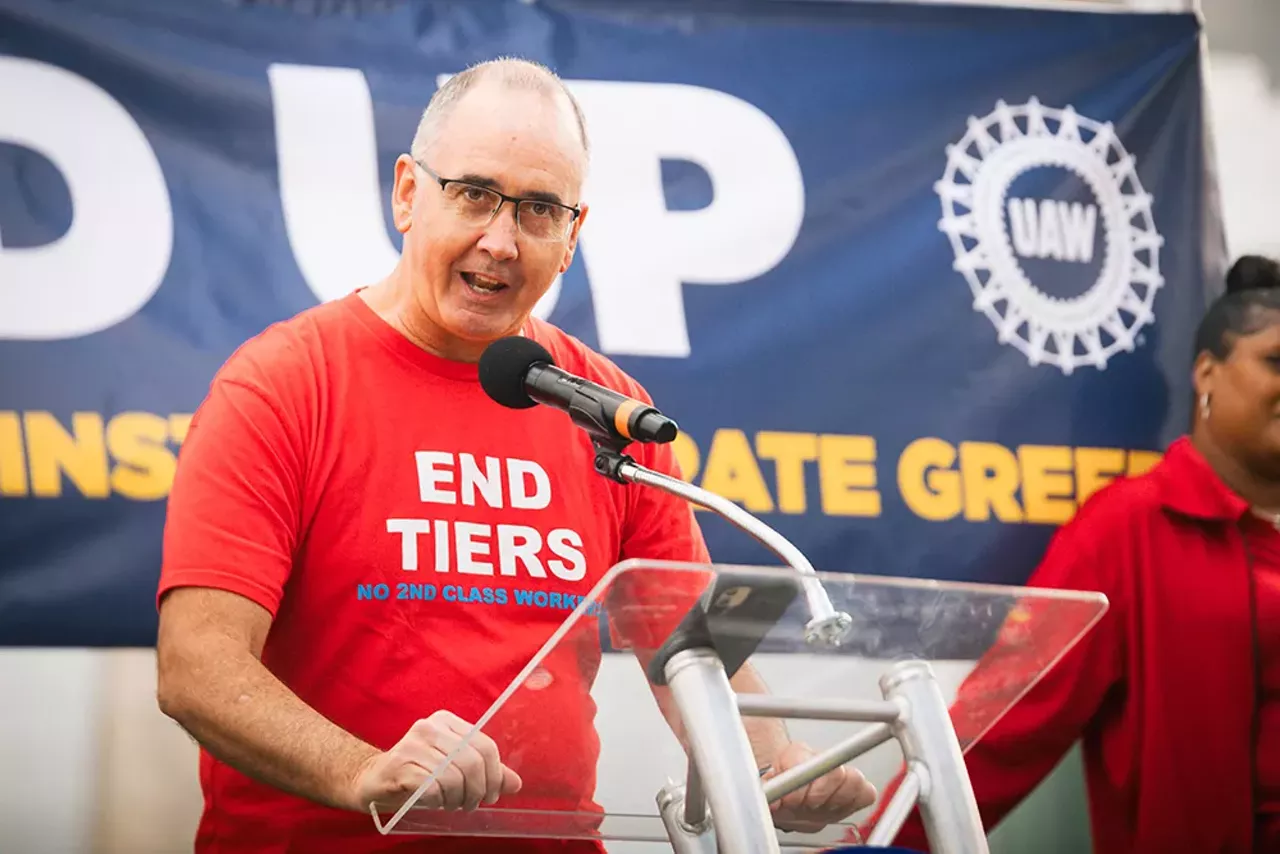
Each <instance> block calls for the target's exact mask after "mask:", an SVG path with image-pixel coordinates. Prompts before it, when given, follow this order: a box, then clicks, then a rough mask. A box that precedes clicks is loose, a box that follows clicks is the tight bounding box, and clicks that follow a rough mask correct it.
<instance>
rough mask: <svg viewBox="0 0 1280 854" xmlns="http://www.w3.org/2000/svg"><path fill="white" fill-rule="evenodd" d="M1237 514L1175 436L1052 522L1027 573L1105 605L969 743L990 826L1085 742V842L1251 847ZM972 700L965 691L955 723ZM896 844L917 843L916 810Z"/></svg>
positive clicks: (1244, 601) (1248, 625) (1163, 849)
mask: <svg viewBox="0 0 1280 854" xmlns="http://www.w3.org/2000/svg"><path fill="white" fill-rule="evenodd" d="M1247 512H1248V505H1247V504H1246V503H1245V502H1244V501H1243V500H1242V499H1240V498H1239V497H1237V496H1236V495H1235V494H1234V493H1232V492H1231V491H1230V490H1229V489H1227V487H1226V486H1225V485H1224V484H1223V483H1222V481H1220V480H1219V479H1218V477H1217V476H1216V475H1215V474H1214V472H1213V470H1212V469H1210V468H1209V466H1208V464H1207V463H1206V462H1205V461H1204V459H1203V458H1202V457H1201V456H1200V454H1199V453H1198V452H1197V451H1196V450H1195V449H1194V448H1193V447H1192V445H1191V443H1190V441H1189V440H1187V439H1186V438H1183V439H1179V440H1178V441H1176V442H1175V443H1174V444H1173V445H1172V446H1171V447H1170V448H1169V450H1168V452H1167V453H1166V454H1165V456H1164V458H1163V459H1162V460H1161V462H1160V463H1159V464H1158V465H1157V466H1156V467H1155V468H1153V469H1152V470H1151V471H1149V472H1148V473H1147V474H1145V475H1142V476H1140V477H1136V478H1131V479H1122V480H1119V481H1116V482H1114V483H1112V484H1110V485H1108V486H1107V487H1105V488H1104V489H1102V490H1101V491H1099V492H1098V493H1097V494H1095V495H1094V496H1093V497H1092V498H1090V499H1089V500H1087V501H1086V502H1085V503H1084V505H1083V506H1082V507H1081V508H1080V510H1079V512H1078V513H1077V514H1076V516H1075V518H1074V519H1072V520H1071V521H1070V522H1069V523H1068V524H1066V525H1065V526H1063V527H1062V528H1061V529H1060V530H1059V531H1058V532H1056V534H1055V536H1054V537H1053V539H1052V541H1051V543H1050V546H1049V549H1048V551H1047V553H1046V555H1045V558H1044V561H1043V563H1042V564H1041V565H1040V567H1039V568H1038V569H1037V570H1036V572H1035V573H1034V575H1033V576H1032V578H1031V580H1030V582H1029V585H1030V586H1038V587H1052V588H1067V589H1075V590H1096V591H1100V592H1102V593H1104V594H1106V596H1107V598H1108V599H1109V600H1110V605H1111V607H1110V609H1109V610H1108V612H1107V613H1106V615H1105V616H1103V618H1102V619H1101V620H1100V621H1099V622H1098V624H1097V625H1096V626H1095V627H1094V628H1093V630H1092V631H1091V632H1089V634H1087V635H1086V636H1085V637H1084V638H1083V639H1082V640H1081V642H1080V643H1079V645H1077V646H1076V647H1075V648H1074V649H1073V650H1071V651H1070V652H1068V653H1067V654H1066V655H1065V656H1064V657H1063V658H1062V660H1061V661H1059V662H1058V664H1057V665H1055V666H1054V667H1053V668H1052V669H1051V670H1050V671H1049V672H1048V673H1047V674H1045V676H1044V677H1043V678H1042V679H1041V680H1040V681H1039V682H1038V683H1037V684H1036V685H1035V686H1033V687H1032V689H1031V690H1030V691H1029V692H1028V693H1027V695H1026V696H1025V697H1024V698H1022V699H1021V700H1020V701H1019V702H1018V703H1017V704H1016V705H1015V706H1014V707H1013V708H1012V709H1011V710H1010V711H1009V712H1008V713H1007V714H1006V715H1005V716H1004V717H1003V718H1001V719H1000V720H999V721H998V722H997V723H996V724H995V726H993V727H992V728H991V730H990V731H989V732H988V733H987V734H986V735H985V736H984V737H983V738H982V739H981V740H980V741H979V742H978V743H977V744H976V745H975V746H973V747H972V748H971V749H970V751H969V752H968V753H967V756H966V760H967V764H968V769H969V774H970V777H971V779H972V781H973V786H974V791H975V793H976V795H977V799H978V804H979V807H980V809H981V812H982V817H983V821H984V823H985V824H986V826H987V827H988V828H990V827H993V826H994V825H995V824H996V823H997V822H999V821H1000V820H1001V818H1003V817H1004V816H1005V814H1006V813H1008V812H1009V811H1010V810H1011V809H1012V808H1013V807H1015V806H1016V805H1017V804H1018V803H1019V801H1021V800H1022V799H1023V798H1024V797H1025V796H1026V795H1027V794H1029V793H1030V792H1031V790H1032V789H1034V788H1035V787H1036V785H1037V784H1039V782H1040V781H1041V780H1042V779H1044V777H1045V776H1046V775H1047V774H1048V772H1049V771H1051V770H1052V769H1053V767H1054V766H1055V765H1056V764H1057V763H1058V761H1059V760H1060V759H1061V758H1062V757H1063V755H1064V754H1065V752H1066V751H1067V750H1068V749H1069V748H1070V747H1071V745H1072V744H1073V743H1074V742H1075V741H1076V740H1077V739H1082V740H1083V753H1084V761H1085V774H1086V779H1087V783H1088V791H1089V806H1090V814H1091V820H1092V828H1093V839H1094V850H1095V851H1096V852H1097V854H1172V852H1194V853H1195V854H1208V852H1214V854H1252V852H1253V847H1252V846H1253V840H1252V835H1253V823H1254V813H1255V810H1256V806H1255V788H1254V783H1253V781H1254V776H1255V775H1254V762H1255V747H1254V742H1255V734H1256V725H1257V718H1256V715H1257V712H1256V710H1257V699H1256V697H1257V687H1256V673H1257V669H1256V668H1257V664H1256V660H1255V659H1256V652H1255V649H1256V644H1255V639H1254V629H1253V612H1252V600H1251V596H1252V585H1251V579H1250V573H1251V567H1250V559H1249V555H1248V553H1247V550H1246V548H1245V542H1244V538H1243V536H1242V534H1241V532H1240V529H1239V528H1238V523H1239V520H1240V518H1241V516H1242V515H1243V514H1245V513H1247ZM1000 654H1002V653H1001V651H1000V650H999V649H998V647H997V648H993V650H992V652H991V653H990V655H992V656H995V655H1000ZM1005 654H1007V653H1005ZM981 666H982V665H981V663H979V666H978V669H975V671H974V675H973V676H971V677H970V682H967V683H966V684H967V685H968V684H971V683H972V684H976V683H977V682H978V681H979V680H980V678H981V677H980V673H981ZM975 694H976V691H975ZM969 702H978V700H977V699H976V697H975V699H974V700H967V699H965V689H964V688H963V687H962V689H961V693H960V698H959V699H958V700H957V704H956V708H955V711H956V719H957V731H959V729H960V726H961V724H960V721H962V720H963V718H964V712H965V709H964V707H965V705H966V704H967V703H969ZM888 794H889V793H888V792H886V793H885V795H884V800H887V796H888ZM883 802H884V801H882V803H883ZM899 841H900V844H903V845H908V846H915V847H918V848H921V849H923V848H924V847H925V845H924V840H923V835H922V834H921V832H920V826H919V824H918V819H917V818H915V817H913V819H912V821H911V822H910V823H909V824H908V826H907V827H906V828H904V831H903V834H902V835H901V837H900V840H899Z"/></svg>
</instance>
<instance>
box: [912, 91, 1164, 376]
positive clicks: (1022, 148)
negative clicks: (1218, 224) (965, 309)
mask: <svg viewBox="0 0 1280 854" xmlns="http://www.w3.org/2000/svg"><path fill="white" fill-rule="evenodd" d="M934 189H935V190H936V191H937V193H938V196H939V198H940V199H941V201H942V220H941V222H939V224H938V227H939V229H940V230H941V231H943V232H944V233H945V234H946V235H947V237H948V238H949V239H950V241H951V247H952V249H953V250H954V252H955V263H954V265H953V267H954V269H955V270H957V271H958V272H959V273H961V274H962V275H963V276H964V277H965V279H966V280H967V281H968V283H969V287H970V289H971V290H972V292H973V308H974V310H975V311H980V312H982V313H983V314H985V315H986V316H987V317H988V318H989V319H990V320H991V323H992V324H993V325H994V326H995V328H996V333H997V337H998V339H999V340H1000V342H1001V343H1003V344H1011V345H1013V346H1014V347H1016V348H1018V349H1019V350H1020V351H1022V353H1023V354H1025V355H1026V357H1027V360H1028V361H1029V362H1030V363H1031V364H1032V365H1040V364H1049V365H1055V366H1057V367H1058V368H1059V369H1060V370H1061V371H1062V372H1063V373H1064V374H1070V373H1071V372H1072V371H1074V370H1075V369H1076V368H1078V367H1084V366H1090V365H1091V366H1093V367H1095V368H1099V369H1102V368H1105V367H1106V366H1107V360H1108V359H1110V358H1111V357H1112V356H1113V355H1115V354H1116V353H1118V352H1120V351H1121V350H1125V351H1132V350H1133V349H1134V347H1135V346H1136V345H1137V343H1138V342H1139V338H1138V333H1139V331H1140V330H1141V329H1142V327H1143V326H1145V325H1147V324H1149V323H1151V322H1152V321H1153V320H1154V315H1153V313H1152V303H1153V302H1154V300H1155V296H1156V292H1157V291H1158V290H1159V289H1160V288H1161V286H1163V284H1164V279H1163V278H1162V277H1161V275H1160V257H1159V253H1160V247H1161V245H1162V244H1163V239H1162V238H1161V237H1160V235H1159V234H1158V233H1157V232H1156V229H1155V224H1154V222H1153V221H1152V216H1151V203H1152V198H1151V196H1150V194H1148V193H1147V192H1145V191H1144V190H1143V188H1142V183H1141V182H1140V181H1139V180H1138V173H1137V169H1136V163H1135V160H1134V157H1133V155H1131V154H1129V152H1127V151H1126V150H1125V148H1124V145H1123V144H1121V142H1120V140H1119V138H1118V137H1117V136H1116V132H1115V128H1114V127H1113V126H1112V125H1111V124H1110V123H1109V122H1108V123H1099V122H1095V121H1092V120H1090V119H1087V118H1085V117H1084V116H1081V115H1079V114H1078V113H1076V111H1075V110H1074V109H1073V108H1072V107H1070V106H1067V107H1066V108H1065V109H1062V110H1057V109H1053V108H1050V107H1045V106H1043V105H1041V104H1040V102H1039V101H1037V100H1036V99H1034V98H1032V99H1031V100H1030V101H1028V102H1027V103H1026V104H1024V105H1022V106H1009V105H1008V104H1005V103H1004V102H1003V101H1000V102H998V103H997V104H996V108H995V110H994V111H993V112H991V113H990V114H989V115H987V116H984V117H983V118H977V117H974V116H970V117H969V121H968V131H967V132H966V133H965V135H964V136H963V137H962V138H961V139H960V141H959V142H957V143H955V144H954V145H950V146H948V147H947V169H946V173H945V174H944V176H943V178H942V180H940V181H939V182H937V184H935V185H934ZM1099 226H1100V227H1099Z"/></svg>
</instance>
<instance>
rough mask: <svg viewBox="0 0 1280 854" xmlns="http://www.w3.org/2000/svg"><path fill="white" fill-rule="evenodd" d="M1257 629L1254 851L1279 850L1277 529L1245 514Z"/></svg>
mask: <svg viewBox="0 0 1280 854" xmlns="http://www.w3.org/2000/svg"><path fill="white" fill-rule="evenodd" d="M1246 518H1247V520H1248V527H1247V528H1246V533H1247V536H1248V544H1249V553H1250V555H1251V557H1252V558H1253V584H1254V588H1253V589H1254V597H1253V599H1254V620H1255V624H1256V626H1257V631H1258V677H1259V680H1258V681H1259V685H1258V745H1257V750H1258V765H1257V769H1258V770H1257V774H1258V825H1257V833H1256V834H1255V836H1254V846H1253V848H1254V850H1255V851H1257V852H1259V854H1261V852H1264V851H1265V852H1268V854H1270V852H1276V851H1280V531H1277V530H1276V529H1275V528H1274V527H1272V526H1271V525H1270V524H1268V523H1267V522H1264V521H1262V520H1261V519H1257V518H1254V517H1246Z"/></svg>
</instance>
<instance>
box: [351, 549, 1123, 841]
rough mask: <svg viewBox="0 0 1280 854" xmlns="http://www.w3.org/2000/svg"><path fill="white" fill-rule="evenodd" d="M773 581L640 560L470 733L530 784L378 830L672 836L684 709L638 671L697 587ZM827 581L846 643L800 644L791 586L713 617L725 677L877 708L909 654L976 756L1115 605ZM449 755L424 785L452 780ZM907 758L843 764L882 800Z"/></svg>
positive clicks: (811, 735) (745, 570) (775, 573)
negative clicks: (667, 819) (739, 669)
mask: <svg viewBox="0 0 1280 854" xmlns="http://www.w3.org/2000/svg"><path fill="white" fill-rule="evenodd" d="M780 577H785V578H788V579H794V578H798V574H797V573H795V572H794V571H792V570H789V569H780V568H773V567H738V566H720V565H694V564H680V563H656V562H645V561H634V560H633V561H626V562H624V563H621V564H619V565H617V566H615V567H614V568H613V569H611V570H610V571H609V573H608V574H607V575H606V576H605V578H603V579H602V580H601V581H600V583H599V584H597V585H596V586H595V588H594V589H593V590H592V592H591V594H590V595H589V596H588V597H587V598H586V599H585V600H583V601H582V602H581V603H579V605H578V606H577V608H576V609H575V610H574V611H573V612H572V613H571V614H570V615H569V617H568V618H567V619H566V620H565V621H564V623H562V624H561V626H560V627H559V628H558V629H557V631H556V632H555V633H554V634H553V635H552V637H551V638H550V639H549V640H548V642H547V643H546V644H545V645H544V646H543V648H542V649H541V650H540V651H539V653H538V654H537V655H536V656H535V657H534V658H533V659H532V660H531V661H530V662H529V663H528V665H527V666H526V667H525V668H524V669H523V671H522V672H521V673H520V674H519V675H518V676H517V677H516V679H515V680H513V682H512V683H511V685H509V686H508V687H507V689H506V690H505V691H504V692H503V694H502V695H501V696H500V697H498V698H497V700H496V701H495V702H494V704H493V705H492V706H491V707H490V709H489V710H488V711H487V712H486V713H485V715H484V716H483V717H482V718H481V719H480V720H479V721H477V722H476V729H475V730H473V732H472V735H470V736H468V737H467V738H465V739H464V740H463V744H464V745H465V744H467V742H468V741H469V740H470V739H471V738H472V737H474V734H475V732H477V731H479V732H483V733H484V734H485V735H486V736H488V737H489V738H491V739H493V741H494V742H495V743H496V744H497V747H498V751H499V754H500V756H501V759H502V761H503V763H504V764H506V765H507V766H509V767H510V768H512V769H514V770H515V771H516V772H517V773H519V774H520V776H521V778H522V780H523V788H522V789H521V791H520V792H519V793H518V794H516V795H511V796H504V797H503V798H502V799H501V800H500V801H499V802H498V803H497V804H495V805H494V806H491V807H481V808H479V809H477V810H475V811H470V812H466V811H459V810H442V809H434V808H431V809H428V808H426V807H424V806H423V805H422V804H421V803H415V802H410V803H408V804H405V805H403V806H402V807H400V808H397V807H396V805H381V804H380V805H375V813H376V814H375V816H374V821H375V824H376V825H377V828H378V830H379V831H380V832H382V833H394V834H427V835H450V836H458V835H461V836H487V837H520V838H558V839H596V840H636V841H655V842H666V841H668V836H667V833H666V830H665V828H664V825H663V822H662V819H661V817H660V814H659V811H658V806H657V802H656V796H657V794H658V792H659V790H661V789H662V787H663V786H664V785H666V784H667V783H668V782H670V781H677V782H683V781H684V780H685V776H686V772H687V765H688V760H687V758H686V754H685V751H684V750H683V748H682V747H681V746H680V742H679V741H678V740H677V738H676V737H675V735H674V734H673V732H672V730H671V728H670V726H669V725H668V723H667V722H666V719H665V718H664V717H663V713H662V712H661V711H660V707H661V706H663V705H666V706H668V707H671V708H674V707H673V706H671V704H669V703H668V702H667V701H668V697H667V689H666V688H663V687H659V686H656V685H654V684H653V683H652V682H651V681H650V680H649V678H648V677H647V676H646V670H645V666H646V665H647V664H648V663H649V662H650V661H651V660H652V659H653V657H654V656H655V653H657V652H658V650H659V649H660V648H661V647H662V645H663V643H664V642H665V641H666V640H667V639H668V638H669V637H670V636H671V634H672V632H673V631H674V630H675V629H676V628H677V627H679V626H680V625H681V621H682V620H683V619H685V617H686V615H687V614H689V613H690V611H691V609H694V608H695V606H698V605H699V602H700V600H701V599H702V598H703V597H704V595H705V596H706V597H710V596H711V595H712V594H714V595H715V596H717V597H722V598H721V604H722V605H723V604H724V603H725V600H724V599H723V597H735V596H737V597H742V598H743V599H744V602H745V601H746V599H747V598H749V597H750V596H751V595H753V592H752V591H755V590H758V589H773V590H774V591H775V592H776V588H777V582H778V580H779V578H780ZM818 578H819V580H820V581H821V583H822V586H823V587H824V588H825V590H826V592H827V595H828V596H829V597H830V600H831V603H832V605H833V606H834V607H835V609H836V610H837V611H844V612H846V613H848V614H849V615H851V616H852V617H853V626H852V628H851V630H850V632H849V634H848V636H847V637H846V638H845V640H844V642H843V643H842V644H841V645H840V646H839V647H838V648H835V649H817V648H814V647H812V646H810V645H809V644H808V643H807V642H806V639H805V625H806V623H807V622H808V619H809V613H808V610H807V608H806V601H805V598H804V596H803V595H798V593H797V594H796V595H794V597H793V598H791V600H790V604H789V605H787V604H786V601H785V600H784V601H783V603H782V605H783V607H785V611H782V610H781V609H779V613H781V618H780V619H777V620H776V621H774V620H773V619H768V620H767V621H766V622H765V623H761V622H758V621H756V622H753V621H752V620H740V621H737V622H733V621H729V622H726V623H722V624H721V625H720V627H719V628H720V634H719V635H718V637H719V638H720V640H721V641H723V642H724V648H723V649H721V648H719V647H717V649H718V651H720V652H721V658H722V659H724V660H726V662H727V663H728V664H729V666H730V669H732V668H733V666H734V665H735V664H736V663H737V662H739V661H741V659H742V657H743V656H744V655H746V654H747V653H750V658H749V661H750V663H751V666H752V667H753V668H754V669H755V670H756V671H757V672H758V673H759V674H760V675H761V676H762V677H763V679H764V681H765V682H766V683H767V684H768V687H769V692H770V694H772V695H775V696H779V697H784V696H785V697H791V698H805V699H817V698H823V699H828V700H881V699H882V698H883V695H882V693H881V690H880V687H879V679H880V677H881V676H882V675H884V674H885V673H886V671H887V670H888V669H889V668H890V667H891V666H893V665H894V664H895V663H896V662H899V661H903V660H908V659H912V660H919V661H924V662H927V663H928V664H929V665H930V667H931V668H932V669H933V671H934V674H935V676H936V678H937V681H938V683H939V684H940V686H941V688H942V690H943V693H944V695H945V696H946V699H947V702H948V703H949V704H950V703H952V701H953V699H954V698H955V696H956V692H957V689H958V688H959V687H960V685H961V683H962V682H964V683H965V687H964V697H965V700H964V702H963V703H962V704H958V705H952V720H953V724H954V726H955V729H956V733H957V736H958V738H959V741H960V745H961V748H962V749H966V750H967V749H968V748H969V747H970V746H971V745H972V744H974V743H975V742H976V741H977V740H978V739H979V738H981V736H982V734H983V733H984V732H985V731H986V730H987V729H989V728H990V727H991V726H992V725H993V724H994V723H995V722H996V721H997V720H998V719H999V718H1000V717H1001V716H1002V715H1003V714H1004V713H1005V712H1006V711H1007V710H1008V709H1009V707H1010V706H1012V705H1013V704H1014V703H1015V702H1017V700H1018V698H1019V697H1021V696H1022V695H1023V694H1024V693H1025V692H1026V691H1027V690H1028V689H1029V688H1030V687H1031V686H1032V685H1033V684H1034V683H1035V682H1036V681H1037V680H1038V679H1039V678H1040V676H1041V675H1043V674H1044V673H1045V672H1046V671H1047V670H1048V669H1049V668H1050V667H1051V666H1052V665H1053V664H1054V662H1055V661H1056V660H1057V659H1058V658H1060V657H1061V656H1062V655H1063V654H1064V653H1065V652H1066V651H1067V650H1069V649H1070V648H1071V647H1072V646H1074V645H1075V644H1076V643H1077V641H1079V639H1080V638H1081V637H1082V636H1084V635H1085V633H1086V632H1088V631H1089V629H1090V628H1091V627H1092V626H1093V625H1094V624H1095V623H1096V622H1097V621H1098V619H1099V618H1100V617H1101V616H1102V615H1103V613H1104V612H1105V611H1106V608H1107V600H1106V598H1105V597H1104V596H1102V595H1101V594H1098V593H1088V592H1068V591H1058V590H1042V589H1034V588H1023V587H1004V586H995V585H979V584H962V583H951V582H940V581H927V580H918V579H906V578H892V577H879V576H864V575H853V574H847V573H819V574H818ZM770 584H772V585H773V588H770V587H769V585H770ZM784 587H785V585H784ZM743 591H746V592H743ZM743 610H744V612H749V611H750V610H751V609H750V608H746V607H745V606H744V608H743ZM731 613H732V612H731ZM774 616H775V617H776V614H775V615H774ZM979 662H981V667H980V668H979V669H978V670H977V671H975V665H977V664H979ZM971 672H972V673H973V677H972V678H968V677H969V676H970V674H971ZM966 680H967V681H966ZM430 711H432V710H424V715H425V714H427V713H429V712H430ZM870 725H871V724H866V723H850V722H847V721H813V720H789V721H787V727H788V730H789V733H790V736H791V738H792V739H794V740H799V741H804V742H805V743H806V744H808V745H809V746H810V747H812V748H813V749H814V750H815V751H821V750H823V749H826V748H829V747H832V746H834V745H836V744H837V743H839V742H842V741H845V740H846V739H848V738H849V737H850V736H852V735H855V734H856V733H857V732H858V731H859V730H860V729H862V728H865V727H867V726H870ZM455 753H456V751H455ZM451 758H452V755H451V757H450V759H447V760H446V761H445V763H444V764H442V765H441V767H439V768H437V769H436V770H435V772H434V773H433V775H432V778H431V779H435V778H436V777H439V776H440V775H441V774H445V773H449V772H448V771H447V769H448V765H449V762H450V761H451ZM901 761H902V753H901V751H900V749H899V748H898V743H897V741H896V740H890V741H888V742H886V743H885V744H883V745H881V746H880V747H877V748H875V749H874V750H872V751H870V752H868V753H866V754H864V755H862V756H861V757H859V758H858V759H856V760H854V761H853V762H852V763H850V764H851V765H853V766H854V767H857V768H858V769H859V770H861V771H862V772H863V773H864V774H865V775H866V777H867V778H868V779H869V780H870V781H871V782H872V783H874V784H875V785H876V787H877V789H878V790H880V791H882V792H883V791H884V788H885V786H886V784H887V783H889V782H890V781H891V780H892V778H893V777H894V776H895V775H896V774H897V772H898V771H899V770H900V767H901ZM429 783H430V780H429V781H428V784H429ZM424 789H425V785H424ZM420 791H422V790H420ZM873 811H874V807H873V808H872V809H870V810H867V811H864V813H861V814H857V815H854V816H851V817H849V818H848V819H846V820H845V822H844V823H843V824H842V825H835V826H831V827H828V828H827V829H826V830H824V831H822V832H820V833H815V834H796V833H780V835H779V839H780V840H781V842H782V844H783V845H785V846H796V847H802V848H803V847H813V848H821V847H825V846H829V845H832V844H834V843H838V842H841V841H845V840H847V839H848V838H849V836H848V831H849V830H850V828H851V827H853V826H854V825H861V827H862V829H863V830H867V829H868V828H867V826H866V824H865V821H866V819H867V817H868V816H869V815H870V814H871V813H872V812H873ZM610 847H611V848H612V847H613V846H610Z"/></svg>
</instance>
